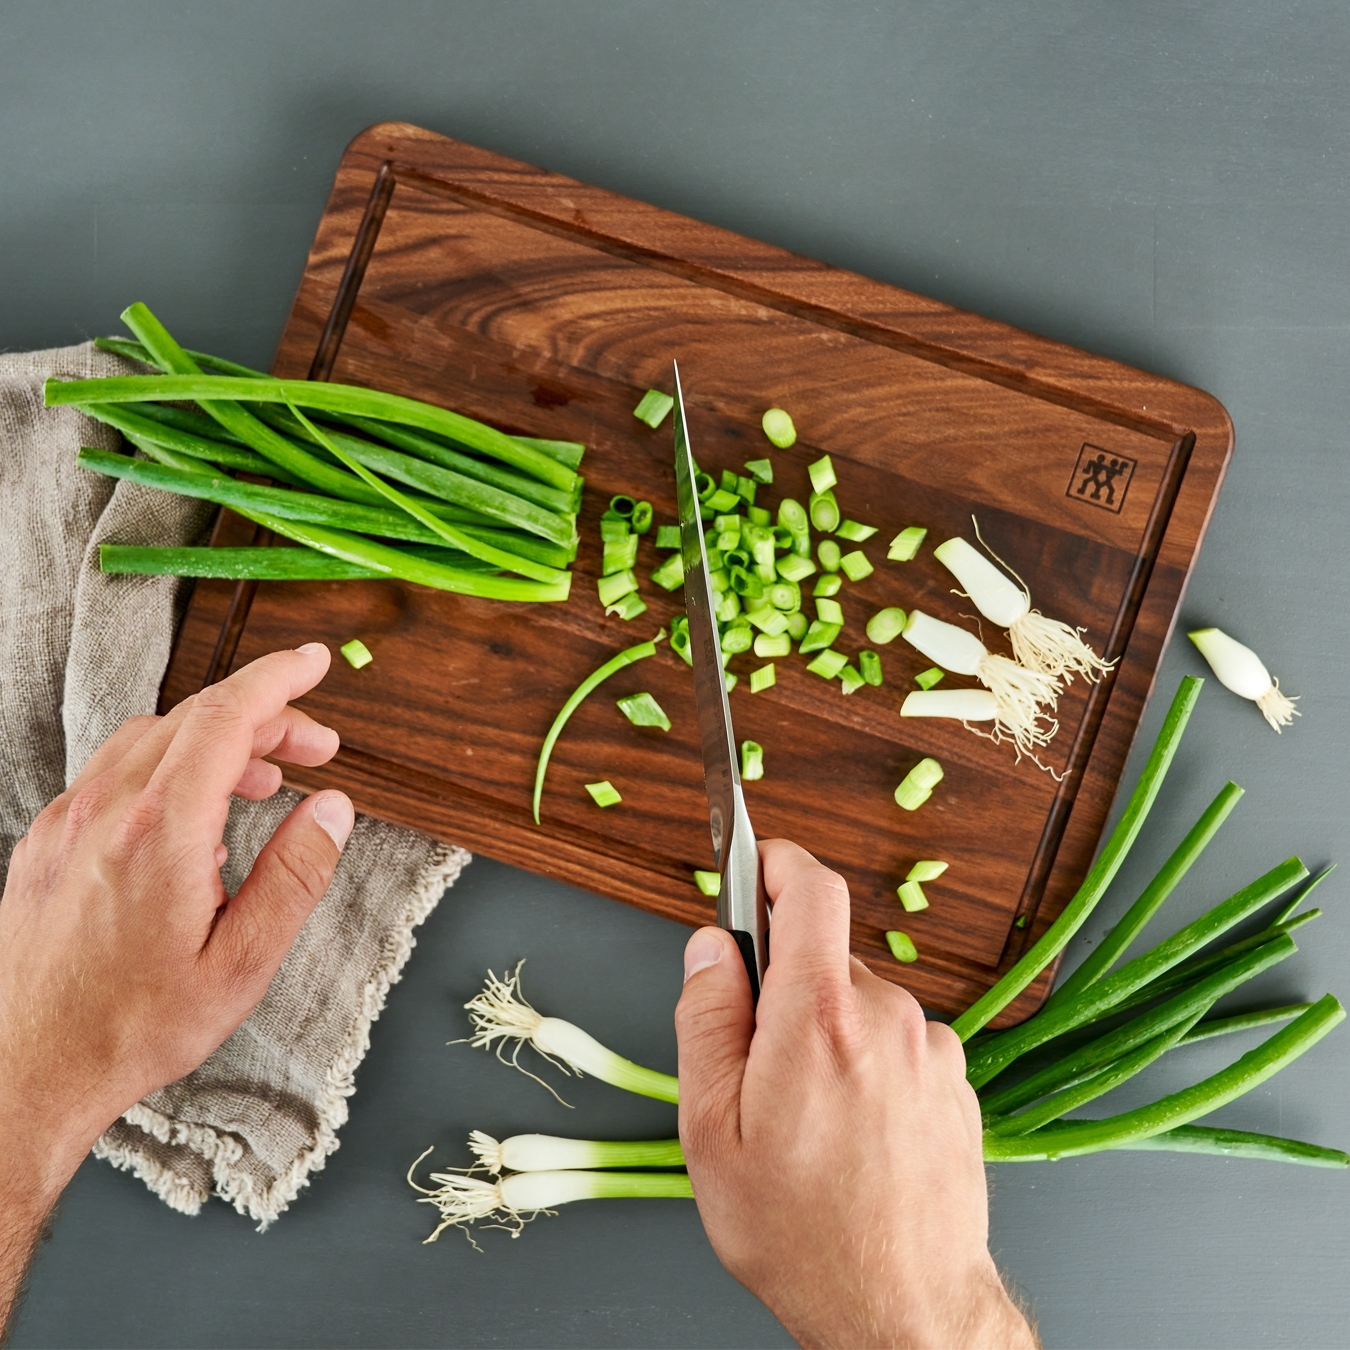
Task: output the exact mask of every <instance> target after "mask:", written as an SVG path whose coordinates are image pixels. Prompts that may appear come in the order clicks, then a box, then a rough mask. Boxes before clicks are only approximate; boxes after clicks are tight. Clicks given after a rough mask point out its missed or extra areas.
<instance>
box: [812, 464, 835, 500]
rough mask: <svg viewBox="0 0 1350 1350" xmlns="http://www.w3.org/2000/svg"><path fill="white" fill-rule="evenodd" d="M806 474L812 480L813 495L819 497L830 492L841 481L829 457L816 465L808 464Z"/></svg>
mask: <svg viewBox="0 0 1350 1350" xmlns="http://www.w3.org/2000/svg"><path fill="white" fill-rule="evenodd" d="M806 472H807V474H808V475H809V476H810V479H811V491H812V494H813V495H815V496H817V497H819V496H821V495H822V494H823V493H826V492H828V491H829V490H830V489H831V488H832V487H834V485H835V484H836V483H837V482H838V481H839V479H838V478H837V477H836V476H835V472H834V464H833V463H832V462H831V460H830V457H829V455H823V456H822V457H821V458H820V459H818V460H816V462H815V463H814V464H808V465H807V466H806Z"/></svg>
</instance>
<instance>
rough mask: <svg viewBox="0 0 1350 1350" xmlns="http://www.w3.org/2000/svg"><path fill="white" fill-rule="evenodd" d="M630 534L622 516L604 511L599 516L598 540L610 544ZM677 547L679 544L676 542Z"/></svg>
mask: <svg viewBox="0 0 1350 1350" xmlns="http://www.w3.org/2000/svg"><path fill="white" fill-rule="evenodd" d="M630 534H632V531H631V530H630V529H629V528H628V522H627V521H626V520H624V518H623V517H622V516H611V515H610V514H609V513H608V512H606V513H605V514H604V515H603V516H601V517H600V542H601V543H602V544H612V543H614V542H615V541H617V540H619V539H627V538H628V536H629V535H630ZM676 547H677V548H678V547H679V545H678V544H677V545H676Z"/></svg>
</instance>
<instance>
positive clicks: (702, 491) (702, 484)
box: [694, 473, 717, 502]
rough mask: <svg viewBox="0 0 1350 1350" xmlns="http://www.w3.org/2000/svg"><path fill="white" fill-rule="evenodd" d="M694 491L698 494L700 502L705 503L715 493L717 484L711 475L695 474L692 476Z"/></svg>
mask: <svg viewBox="0 0 1350 1350" xmlns="http://www.w3.org/2000/svg"><path fill="white" fill-rule="evenodd" d="M694 491H695V492H697V493H698V499H699V501H700V502H706V501H707V500H708V498H709V497H711V496H712V495H713V493H714V492H716V491H717V483H716V482H715V481H714V479H713V477H712V475H711V474H707V473H696V474H695V475H694Z"/></svg>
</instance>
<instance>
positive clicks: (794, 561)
mask: <svg viewBox="0 0 1350 1350" xmlns="http://www.w3.org/2000/svg"><path fill="white" fill-rule="evenodd" d="M774 566H775V568H776V569H777V571H778V575H779V576H780V577H782V578H783V580H784V581H805V580H806V578H807V577H809V576H810V575H811V574H812V573H813V572H815V570H816V565H815V563H813V562H812V561H811V559H810V558H803V557H801V556H800V555H799V554H796V553H789V554H788V555H787V556H786V557H783V558H779V559H778V561H777V562H776V563H775V564H774Z"/></svg>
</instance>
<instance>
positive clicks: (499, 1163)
mask: <svg viewBox="0 0 1350 1350" xmlns="http://www.w3.org/2000/svg"><path fill="white" fill-rule="evenodd" d="M469 1149H470V1151H471V1152H472V1153H473V1154H474V1156H475V1157H476V1158H477V1159H478V1161H477V1163H475V1164H474V1166H473V1167H472V1168H471V1169H470V1171H478V1170H479V1169H480V1168H481V1169H482V1170H484V1171H487V1172H491V1173H493V1174H494V1175H498V1174H500V1173H502V1172H566V1171H576V1170H587V1169H591V1168H606V1167H683V1166H684V1152H683V1150H682V1149H681V1148H680V1141H679V1140H678V1139H622V1140H614V1141H610V1140H604V1139H566V1138H563V1137H562V1136H561V1135H556V1134H514V1135H512V1136H511V1137H510V1138H509V1139H501V1140H498V1139H494V1138H493V1137H492V1136H491V1135H490V1134H484V1133H483V1131H482V1130H474V1131H473V1133H472V1134H470V1135H469Z"/></svg>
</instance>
